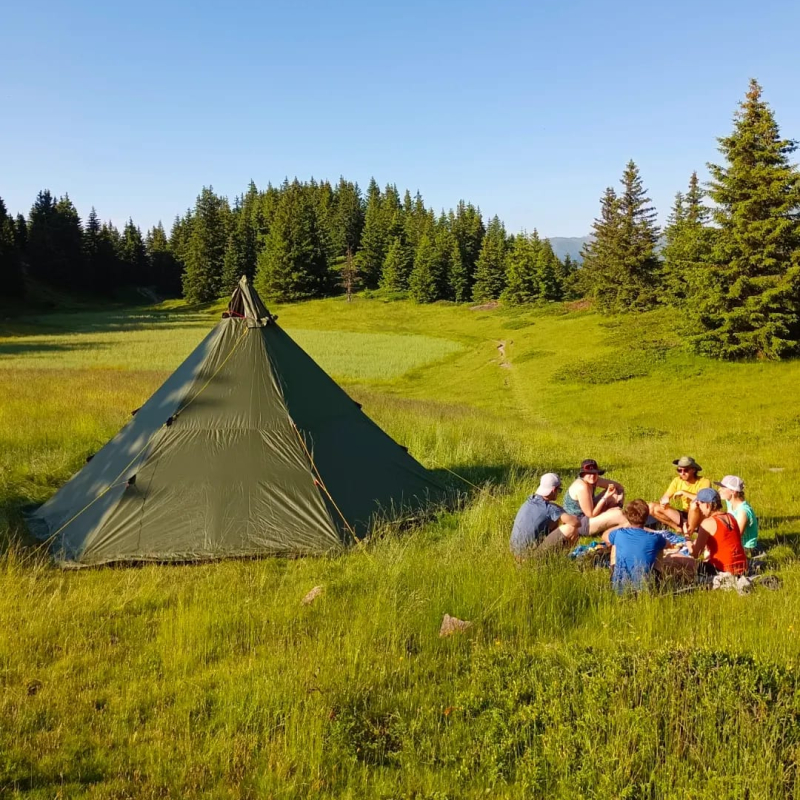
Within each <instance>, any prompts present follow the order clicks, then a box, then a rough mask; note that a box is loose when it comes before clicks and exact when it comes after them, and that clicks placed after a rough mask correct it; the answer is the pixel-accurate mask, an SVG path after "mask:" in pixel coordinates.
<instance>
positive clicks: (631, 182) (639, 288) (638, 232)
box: [582, 161, 661, 311]
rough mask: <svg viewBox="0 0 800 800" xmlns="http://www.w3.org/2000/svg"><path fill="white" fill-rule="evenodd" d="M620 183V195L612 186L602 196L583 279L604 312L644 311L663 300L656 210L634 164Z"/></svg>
mask: <svg viewBox="0 0 800 800" xmlns="http://www.w3.org/2000/svg"><path fill="white" fill-rule="evenodd" d="M620 183H622V193H621V194H620V195H619V196H617V195H616V193H615V192H614V190H613V189H610V188H609V189H606V193H605V195H604V196H603V200H602V202H601V213H600V219H598V220H595V224H594V241H592V242H591V243H590V244H589V245H587V246H586V247H584V250H583V260H584V269H583V271H582V272H583V275H582V277H583V278H585V280H586V281H587V283H586V289H587V290H588V293H590V294H591V295H592V296H593V297H594V298H595V299H596V300H597V302H598V305H599V306H600V307H601V308H603V309H606V310H610V311H629V310H636V309H645V308H649V307H650V306H652V305H653V304H654V303H655V302H656V301H657V299H658V298H659V289H660V281H661V272H660V262H659V260H658V256H657V254H656V246H657V244H658V235H659V230H658V226H657V225H656V224H655V217H656V212H655V209H654V208H653V207H652V205H651V204H650V199H649V198H648V197H647V192H646V191H645V189H644V186H643V184H642V179H641V176H640V174H639V168H638V167H637V166H636V164H635V163H634V162H633V161H629V162H628V164H627V166H626V167H625V171H624V172H623V175H622V179H621V181H620Z"/></svg>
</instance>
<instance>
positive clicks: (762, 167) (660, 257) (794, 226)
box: [578, 80, 800, 359]
mask: <svg viewBox="0 0 800 800" xmlns="http://www.w3.org/2000/svg"><path fill="white" fill-rule="evenodd" d="M718 143H719V152H720V154H721V155H722V157H723V159H722V160H723V163H722V164H708V169H709V172H710V180H709V181H708V183H707V185H706V186H705V187H703V186H702V185H701V184H700V181H699V180H698V177H697V173H696V172H694V173H692V175H691V177H690V179H689V182H688V187H687V189H686V191H685V192H679V193H678V194H677V195H676V197H675V203H674V205H673V208H672V211H671V214H670V216H669V219H668V221H667V225H666V227H665V229H664V230H663V232H662V231H660V229H659V227H658V226H657V225H656V222H655V219H656V214H655V209H654V208H653V206H652V204H651V202H650V200H649V198H648V197H647V192H646V190H645V189H644V187H643V184H642V178H641V175H640V174H639V170H638V168H637V166H636V164H634V163H633V162H632V161H631V162H629V163H628V165H627V167H626V168H625V171H624V172H623V175H622V179H621V181H620V183H621V187H622V188H621V190H620V191H616V190H615V189H614V188H612V187H609V188H608V189H606V190H605V193H604V194H603V197H602V199H601V203H600V216H599V217H598V218H597V219H596V220H595V222H594V225H593V235H594V238H593V240H592V241H591V242H590V243H589V244H588V245H587V246H586V247H585V248H584V250H583V253H582V256H583V268H582V269H581V270H580V274H579V281H578V283H579V290H580V291H581V293H583V294H585V295H587V296H589V297H593V298H594V299H595V301H596V303H597V305H598V306H599V307H600V308H601V309H602V310H605V311H611V312H625V311H632V310H642V309H648V308H652V307H653V306H655V305H656V304H659V303H664V304H669V305H672V306H675V307H677V308H678V309H679V310H680V312H681V316H682V317H683V320H684V323H685V330H686V333H687V336H688V338H689V340H690V341H691V343H692V344H693V345H694V346H695V348H696V349H697V350H698V351H699V352H701V353H704V354H706V355H710V356H713V357H717V358H725V359H741V358H768V359H779V358H782V357H784V356H789V355H793V354H797V353H798V351H800V171H798V168H797V166H796V165H795V164H793V163H792V162H791V160H790V158H791V155H792V153H794V152H795V150H796V148H797V143H796V142H794V141H793V140H790V139H784V138H782V137H781V134H780V130H779V128H778V125H777V123H776V121H775V116H774V114H773V112H772V110H771V109H770V107H769V106H768V105H767V103H766V102H764V100H763V98H762V89H761V87H760V86H759V84H758V82H757V81H755V80H753V81H751V82H750V88H749V91H748V92H747V95H746V96H745V99H744V100H743V101H742V102H741V103H740V104H739V107H738V109H737V111H736V113H735V115H734V124H733V131H732V132H731V134H730V135H728V136H724V137H721V138H719V139H718ZM662 245H663V248H662Z"/></svg>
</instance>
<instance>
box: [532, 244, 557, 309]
mask: <svg viewBox="0 0 800 800" xmlns="http://www.w3.org/2000/svg"><path fill="white" fill-rule="evenodd" d="M534 233H535V231H534ZM562 271H563V266H562V264H561V261H560V260H559V258H558V256H557V255H556V254H555V253H554V252H553V246H552V245H551V244H550V240H549V239H545V240H544V241H542V242H540V244H539V252H538V253H537V256H536V283H537V294H538V296H539V299H541V300H549V301H555V300H561V299H562V298H563V296H564V287H563V285H562V282H561V274H562Z"/></svg>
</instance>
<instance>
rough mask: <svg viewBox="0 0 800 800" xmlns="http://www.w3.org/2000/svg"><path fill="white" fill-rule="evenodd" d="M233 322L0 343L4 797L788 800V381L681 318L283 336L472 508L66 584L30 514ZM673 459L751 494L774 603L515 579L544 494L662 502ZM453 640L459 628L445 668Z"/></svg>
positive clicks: (311, 330) (10, 336) (359, 322)
mask: <svg viewBox="0 0 800 800" xmlns="http://www.w3.org/2000/svg"><path fill="white" fill-rule="evenodd" d="M219 310H220V309H219V308H215V309H200V310H198V309H186V308H184V307H183V306H181V304H179V303H172V304H164V305H162V306H159V307H156V308H152V309H136V310H131V311H119V310H114V311H108V312H89V311H84V312H81V313H79V314H58V315H55V314H53V315H44V316H41V317H31V318H24V319H15V320H14V321H10V320H6V321H2V320H0V543H1V545H2V547H1V549H2V556H0V796H2V797H30V798H52V797H65V798H66V797H87V798H129V797H136V798H139V797H142V798H150V797H152V798H156V797H159V798H161V797H201V796H202V797H212V798H265V797H266V798H272V797H274V798H334V797H337V798H386V799H387V800H388V799H389V798H408V799H409V800H410V799H411V798H415V799H416V800H423V799H428V800H434V799H435V800H446V799H447V800H456V798H478V797H498V798H531V797H548V798H550V797H554V798H574V797H594V798H612V797H613V798H631V800H633V798H637V799H638V798H641V799H644V798H672V797H675V798H715V799H716V798H721V797H726V798H727V797H731V798H750V799H751V800H755V798H765V799H766V798H798V797H800V773H798V769H800V767H799V766H798V765H800V691H799V689H800V687H799V686H798V677H797V675H798V670H800V637H799V636H798V633H800V622H798V618H800V565H799V564H798V562H797V558H796V554H797V552H798V550H800V497H799V496H798V493H797V491H796V489H795V488H794V486H793V484H794V474H795V470H796V465H797V461H798V454H799V451H800V448H798V436H800V406H798V404H797V402H796V400H795V391H796V388H795V387H796V386H797V385H798V384H799V383H800V362H790V363H784V364H774V363H752V364H725V363H717V362H712V361H709V360H707V359H703V358H700V357H697V356H695V355H692V354H690V353H689V352H688V351H687V350H686V349H685V348H684V347H683V346H682V345H681V342H680V337H679V335H678V333H677V331H676V330H675V328H674V325H673V321H672V319H671V318H670V316H669V314H668V313H667V312H652V313H649V314H646V315H642V316H637V317H630V318H625V319H613V318H603V317H601V316H599V315H597V314H594V313H592V312H588V311H582V310H573V311H569V310H567V309H566V308H563V307H560V306H559V307H553V308H549V309H546V310H531V309H525V310H514V309H502V308H500V309H483V310H471V309H469V308H466V307H456V306H452V305H448V304H434V305H432V306H414V305H412V304H410V303H406V302H394V303H383V302H381V301H380V300H377V299H369V300H368V299H364V298H356V300H355V301H354V302H352V303H347V302H345V301H344V300H341V299H332V300H325V301H315V302H310V303H306V304H301V305H295V306H287V307H283V308H278V309H277V311H278V312H279V314H280V324H282V325H283V326H284V327H285V328H286V329H287V330H288V331H289V332H290V333H291V334H292V335H293V336H295V338H296V339H297V340H298V342H299V343H300V344H301V345H302V346H303V347H304V348H306V349H307V350H308V351H309V353H311V355H312V356H313V357H314V358H316V359H317V360H318V361H319V363H320V364H321V365H322V366H323V367H325V369H327V370H328V371H329V372H330V373H331V374H332V375H333V376H334V377H336V378H337V379H338V380H339V381H340V382H341V383H342V384H343V385H344V386H345V388H346V389H347V390H348V391H349V392H350V393H351V394H352V396H353V397H354V398H356V399H357V400H359V401H360V402H361V403H363V407H364V410H365V411H366V412H367V413H368V414H369V415H370V416H372V417H373V419H375V420H376V421H377V422H378V423H379V424H381V425H382V426H383V427H384V428H385V429H386V430H387V431H388V432H389V433H390V434H391V435H392V436H393V437H395V438H396V439H397V440H398V441H399V442H400V443H402V444H404V445H406V446H407V447H409V449H410V451H411V453H412V454H414V455H415V456H416V457H417V458H418V459H419V460H420V461H421V462H422V463H423V464H425V465H426V466H428V467H429V468H431V469H433V470H438V471H440V472H441V474H442V475H443V476H445V477H447V478H448V480H452V481H456V480H457V479H456V478H454V477H453V476H452V474H451V472H449V471H453V472H456V473H458V474H459V475H461V476H463V477H464V478H466V479H467V480H468V481H469V482H470V483H472V484H475V485H476V486H478V487H480V489H479V490H476V491H473V493H472V494H471V495H470V496H469V497H468V498H467V499H466V500H465V502H464V504H463V507H462V508H460V509H458V510H453V511H449V512H444V513H441V514H440V515H439V516H438V517H437V518H436V519H434V520H432V521H430V522H429V523H427V524H426V525H424V526H422V527H420V528H417V529H412V530H405V531H397V530H393V529H392V528H386V529H383V530H380V531H378V532H376V534H375V535H374V536H373V538H372V540H371V541H370V542H369V543H368V545H367V546H366V547H365V548H364V549H363V550H360V549H359V550H355V551H353V552H352V553H350V554H348V555H346V556H344V557H340V558H331V559H302V560H280V559H268V560H261V561H229V562H221V563H215V564H204V565H193V566H192V565H189V566H146V567H141V568H108V569H91V570H83V571H79V572H65V571H61V570H59V569H56V568H54V567H53V566H51V565H50V564H49V563H48V561H47V559H46V558H45V557H44V554H42V553H41V552H37V551H36V548H35V545H33V544H32V543H31V542H30V541H29V540H28V539H27V537H26V535H25V532H24V529H23V527H22V525H21V521H20V519H21V518H20V509H21V507H22V506H23V505H25V504H27V503H32V502H40V501H42V500H44V499H46V498H47V497H48V496H49V495H50V494H52V493H53V491H55V490H56V489H57V488H58V487H59V486H60V485H61V484H62V483H63V482H64V481H65V480H66V479H67V478H68V477H69V476H70V474H72V472H73V471H75V470H76V469H77V468H79V467H80V465H81V464H82V463H83V461H84V458H85V457H86V455H87V454H88V453H91V452H94V451H96V450H97V449H98V447H99V446H100V445H102V444H103V443H104V442H105V441H106V440H107V439H108V438H109V437H110V436H112V435H113V434H114V433H115V432H116V431H117V430H118V428H119V427H120V426H121V425H122V424H123V423H124V422H125V421H126V420H127V419H128V418H129V413H130V410H131V409H133V408H137V407H138V406H140V405H141V404H142V402H143V401H144V400H145V399H146V398H147V396H148V395H149V394H150V393H151V392H152V391H153V390H154V389H155V388H156V387H157V386H158V385H159V384H160V383H161V381H163V379H164V378H165V377H166V375H167V374H168V373H169V371H170V370H171V369H173V368H174V367H175V366H176V365H177V364H178V363H179V362H180V361H181V359H182V358H184V357H185V356H186V355H188V353H189V352H190V351H191V350H192V348H193V347H194V346H195V345H196V344H197V343H198V342H199V341H200V339H201V338H202V337H203V336H204V335H205V333H206V332H207V331H208V330H209V329H210V327H211V326H212V325H213V324H214V323H215V321H216V319H217V318H218V314H219ZM684 453H688V454H691V455H693V456H695V457H696V458H697V460H698V461H699V462H700V463H701V464H702V465H703V466H704V468H705V473H706V474H707V475H709V476H710V477H712V478H716V479H718V478H719V477H721V476H722V475H724V474H726V473H734V474H739V475H741V476H742V477H744V478H745V480H746V481H747V483H748V498H749V499H750V501H751V503H752V504H753V506H754V508H755V509H756V511H757V512H758V514H759V517H760V520H761V527H762V539H763V541H764V544H765V545H766V546H767V548H768V562H769V565H770V568H771V569H773V570H774V571H776V573H777V574H779V575H780V577H781V578H782V580H783V587H782V588H781V589H780V590H779V591H774V592H773V591H768V590H766V589H763V588H762V589H757V590H756V591H755V592H754V593H753V594H751V595H749V596H744V597H740V596H738V595H736V594H735V593H734V594H728V593H722V592H714V593H712V592H707V593H686V594H678V595H663V596H643V597H639V598H637V599H620V598H617V597H616V596H615V595H613V594H612V593H611V591H610V589H609V587H608V576H607V574H606V573H604V572H602V571H598V570H582V569H579V568H578V567H577V566H575V565H574V564H573V563H571V562H568V561H567V560H566V559H554V560H552V561H550V562H547V563H543V564H527V565H525V566H523V567H518V566H517V565H516V563H515V562H514V560H513V559H512V558H511V557H510V554H509V552H508V537H509V534H510V529H511V523H512V521H513V518H514V515H515V513H516V511H517V508H518V507H519V505H520V503H521V502H522V500H523V499H524V497H525V496H526V495H527V494H529V493H530V492H531V491H533V489H535V486H536V476H537V475H538V474H539V473H541V472H544V471H558V472H560V473H561V474H562V477H563V476H567V475H570V474H571V473H573V472H574V470H575V468H576V466H577V464H579V463H580V460H581V459H582V458H586V457H593V458H596V459H597V460H598V461H599V462H600V464H601V465H603V466H606V467H607V468H608V469H609V474H610V475H611V476H612V477H614V478H617V479H619V480H621V481H622V482H623V483H624V484H625V485H626V487H627V490H628V496H629V497H631V498H632V497H635V496H642V497H645V498H647V499H655V498H657V497H658V496H660V494H661V493H662V492H663V489H664V488H665V487H666V485H667V484H668V482H669V481H670V480H671V478H672V475H673V474H674V473H673V468H672V465H671V461H672V459H674V458H676V457H677V456H679V455H681V454H684ZM318 585H319V586H322V587H323V589H324V591H323V593H322V595H321V596H320V597H319V598H318V599H317V600H316V601H315V602H314V603H312V604H311V605H308V606H305V605H302V604H301V599H302V598H303V597H304V596H305V594H306V593H307V592H308V591H309V590H310V589H311V588H312V587H314V586H318ZM444 613H449V614H452V615H455V616H457V617H459V618H462V619H466V620H470V621H472V622H473V626H472V627H471V628H470V629H469V630H468V631H467V632H465V633H462V634H458V635H456V636H453V637H451V638H446V639H441V638H439V636H438V631H439V625H440V623H441V619H442V615H443V614H444ZM796 627H797V628H798V630H795V628H796Z"/></svg>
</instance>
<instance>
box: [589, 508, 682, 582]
mask: <svg viewBox="0 0 800 800" xmlns="http://www.w3.org/2000/svg"><path fill="white" fill-rule="evenodd" d="M623 512H624V514H625V518H626V519H627V520H628V523H629V526H628V527H621V528H615V529H614V530H612V531H607V532H606V533H604V534H603V541H605V542H606V544H609V545H611V547H612V548H613V549H612V551H611V563H612V564H614V566H613V567H612V572H611V585H612V587H613V588H614V590H615V591H616V592H618V593H619V594H622V593H623V592H625V591H631V590H632V591H639V590H641V589H644V588H645V587H646V586H648V585H649V584H650V583H651V582H652V581H653V579H654V578H657V576H658V570H659V568H660V564H661V561H662V558H663V552H664V548H665V547H667V546H668V542H667V538H666V537H665V536H663V535H662V534H660V533H658V532H656V531H650V530H647V529H646V528H645V527H644V525H645V523H646V521H647V517H648V516H649V514H650V507H649V506H648V504H647V502H646V501H645V500H632V501H631V502H630V503H628V505H626V506H625V508H624V510H623Z"/></svg>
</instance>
